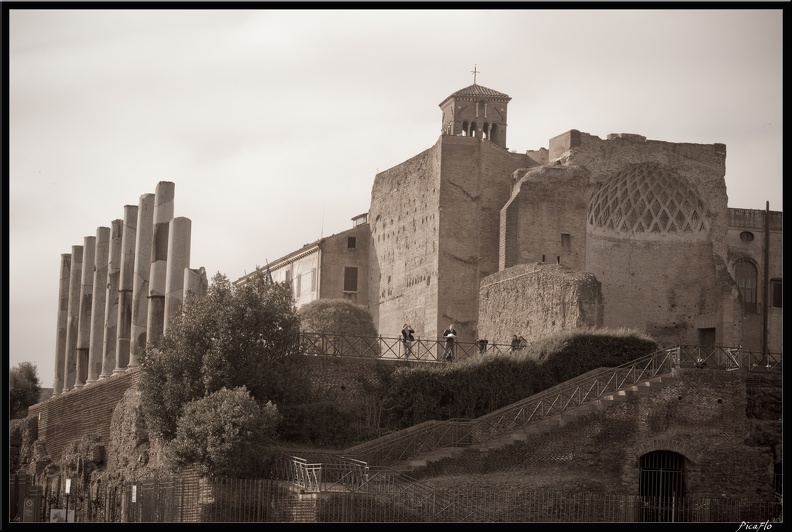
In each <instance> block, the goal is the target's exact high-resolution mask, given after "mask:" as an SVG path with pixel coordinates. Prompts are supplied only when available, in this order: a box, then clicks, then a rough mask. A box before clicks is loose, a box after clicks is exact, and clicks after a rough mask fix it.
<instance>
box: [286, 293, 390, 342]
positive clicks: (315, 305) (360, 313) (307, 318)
mask: <svg viewBox="0 0 792 532" xmlns="http://www.w3.org/2000/svg"><path fill="white" fill-rule="evenodd" d="M298 314H299V315H300V327H301V328H302V330H303V331H304V332H311V333H327V334H341V335H345V336H364V337H376V336H377V328H376V327H375V326H374V320H373V319H372V318H371V313H370V312H369V311H368V309H366V307H364V306H363V305H356V304H354V303H352V302H350V301H346V300H345V299H317V300H315V301H311V302H310V303H308V304H306V305H303V306H302V307H300V310H299V311H298Z"/></svg>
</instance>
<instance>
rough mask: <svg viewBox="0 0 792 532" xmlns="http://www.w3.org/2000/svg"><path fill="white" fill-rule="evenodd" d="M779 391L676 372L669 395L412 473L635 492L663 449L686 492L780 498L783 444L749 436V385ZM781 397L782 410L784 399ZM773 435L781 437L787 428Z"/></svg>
mask: <svg viewBox="0 0 792 532" xmlns="http://www.w3.org/2000/svg"><path fill="white" fill-rule="evenodd" d="M780 385H781V381H780V379H778V378H776V377H773V376H767V377H766V378H763V377H758V376H746V374H745V373H743V372H727V371H721V370H697V369H682V370H679V369H678V370H676V380H675V381H673V383H672V384H671V385H670V386H668V387H666V388H663V389H662V390H655V391H652V392H650V393H649V394H646V395H643V394H636V395H633V396H632V397H631V398H630V399H628V400H627V401H624V402H618V403H615V404H614V405H612V406H610V407H608V408H607V409H606V410H604V411H600V412H593V413H590V414H587V415H585V416H581V417H579V418H577V419H575V420H573V421H570V422H568V423H566V424H565V425H563V426H560V427H556V428H554V429H551V430H550V431H548V432H546V433H544V434H536V435H530V436H529V437H528V439H526V440H524V441H518V442H516V443H514V444H512V445H509V446H506V447H502V448H501V449H496V450H490V451H488V452H486V453H481V452H476V451H472V450H471V451H470V452H466V453H464V454H462V455H461V456H460V457H458V458H449V459H445V460H442V461H439V462H434V463H430V464H429V466H428V467H427V468H426V470H424V471H421V472H413V473H412V474H413V476H419V477H421V478H424V477H436V476H440V475H462V474H465V475H471V474H472V475H475V474H477V473H497V472H499V471H503V472H509V473H510V475H511V477H510V478H511V479H512V480H511V481H510V485H512V486H513V487H515V488H521V487H529V488H534V489H549V490H556V489H559V488H561V487H562V484H563V485H564V486H565V487H566V488H567V489H571V490H572V491H575V486H576V485H577V486H578V489H579V490H581V491H598V492H602V493H614V494H634V495H638V494H639V490H640V488H639V480H640V457H641V456H642V455H644V454H646V453H649V452H652V451H658V450H660V451H671V452H675V453H679V454H681V455H682V456H683V457H684V466H683V467H684V474H683V475H684V476H683V478H684V486H685V493H684V495H686V496H699V497H721V496H725V497H727V498H737V499H739V498H744V499H766V500H773V496H774V486H773V466H774V464H775V463H778V462H780V461H781V459H782V456H781V455H782V452H781V450H780V449H779V447H780V445H779V444H778V443H775V444H771V443H769V442H768V441H760V442H752V441H751V440H750V439H749V438H748V430H749V429H750V425H749V421H750V419H749V414H748V413H747V401H746V398H747V397H748V396H749V394H750V393H751V389H752V388H756V387H768V386H770V387H774V388H775V389H780ZM775 401H776V403H779V406H780V401H781V397H780V395H777V396H776V398H775ZM770 439H773V441H775V442H780V441H781V429H780V424H779V425H777V426H776V429H775V431H774V432H773V433H772V436H771V438H770ZM520 471H524V473H525V474H524V475H520ZM495 478H496V477H495ZM570 479H574V480H571V481H570ZM480 480H481V481H483V482H487V480H486V478H484V479H480ZM568 481H570V482H571V484H570V482H568ZM481 487H485V486H483V485H482V486H481Z"/></svg>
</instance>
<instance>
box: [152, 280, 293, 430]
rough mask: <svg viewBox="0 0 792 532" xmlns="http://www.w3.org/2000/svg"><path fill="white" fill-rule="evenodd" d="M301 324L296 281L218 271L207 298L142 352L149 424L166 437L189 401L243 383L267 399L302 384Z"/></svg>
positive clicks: (284, 396)
mask: <svg viewBox="0 0 792 532" xmlns="http://www.w3.org/2000/svg"><path fill="white" fill-rule="evenodd" d="M299 335H300V322H299V318H298V316H297V311H296V308H295V306H294V300H293V296H292V291H291V286H290V285H288V284H285V283H275V284H268V283H267V280H266V275H265V273H264V272H262V271H257V272H256V273H255V274H254V275H252V276H251V277H250V278H248V280H247V282H245V283H244V284H241V285H233V284H232V283H231V282H230V281H229V280H228V278H226V277H225V276H224V275H222V274H219V273H218V274H217V275H215V277H214V278H213V280H212V284H211V286H210V287H209V289H208V290H207V293H206V295H205V296H204V297H202V298H200V299H194V300H190V301H188V302H187V303H186V304H185V306H184V308H183V311H182V313H181V314H179V315H178V316H176V317H175V319H173V321H172V322H170V323H169V324H168V329H167V331H166V333H165V334H164V335H163V338H162V342H161V346H160V348H159V349H153V348H151V347H150V346H149V347H148V348H147V350H146V352H145V354H144V355H143V357H142V362H141V366H142V369H143V375H142V378H141V382H140V389H141V401H142V405H143V410H144V413H145V416H146V420H147V424H148V426H149V429H150V430H151V431H152V433H153V434H154V435H155V436H158V437H160V438H162V439H163V440H164V441H166V442H168V441H170V440H172V439H173V438H175V437H176V432H177V423H178V419H179V417H180V416H181V414H182V411H183V409H184V407H185V405H187V404H188V403H190V402H192V401H194V400H196V399H201V398H203V397H207V396H209V395H211V394H213V393H214V392H217V391H219V390H221V389H223V388H228V389H234V388H237V387H240V386H244V387H245V388H246V389H247V390H248V391H249V393H250V395H251V397H252V398H253V399H255V400H256V401H257V402H259V403H262V404H265V403H266V402H268V401H272V402H273V403H275V404H278V405H281V404H288V403H290V402H293V401H295V400H296V399H297V398H298V397H299V395H300V393H302V391H303V390H304V389H305V386H306V384H305V383H304V382H303V381H302V380H300V377H299V376H298V373H297V371H296V367H295V362H296V355H298V354H300V350H299Z"/></svg>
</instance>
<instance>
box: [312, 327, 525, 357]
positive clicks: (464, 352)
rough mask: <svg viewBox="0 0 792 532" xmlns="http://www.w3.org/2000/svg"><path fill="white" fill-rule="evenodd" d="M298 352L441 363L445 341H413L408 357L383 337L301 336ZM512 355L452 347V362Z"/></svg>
mask: <svg viewBox="0 0 792 532" xmlns="http://www.w3.org/2000/svg"><path fill="white" fill-rule="evenodd" d="M300 349H301V350H302V352H303V353H304V354H306V355H314V356H350V357H371V358H383V359H391V360H421V361H434V362H444V361H445V360H444V355H445V340H443V339H437V340H436V339H427V338H416V339H415V340H413V342H412V347H411V348H410V353H409V354H408V353H407V351H406V348H405V347H404V343H403V342H402V339H401V338H389V337H384V336H347V335H341V334H330V333H313V332H303V333H301V334H300ZM510 351H511V347H510V345H509V344H498V343H492V344H491V343H489V342H487V343H484V342H483V341H476V342H462V341H456V342H455V345H454V359H455V361H461V360H467V359H470V358H473V357H476V356H479V355H501V354H505V353H508V352H510Z"/></svg>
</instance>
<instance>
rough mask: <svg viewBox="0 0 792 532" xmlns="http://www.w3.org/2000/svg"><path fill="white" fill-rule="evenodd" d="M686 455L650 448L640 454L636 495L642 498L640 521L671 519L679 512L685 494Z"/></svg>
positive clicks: (677, 519)
mask: <svg viewBox="0 0 792 532" xmlns="http://www.w3.org/2000/svg"><path fill="white" fill-rule="evenodd" d="M684 464H685V457H684V456H682V455H681V454H678V453H675V452H671V451H652V452H650V453H646V454H645V455H643V456H641V472H640V478H639V490H640V491H639V495H640V496H641V497H642V498H643V500H644V508H643V515H642V519H641V520H642V521H645V522H646V521H652V522H673V521H679V520H680V519H679V516H680V515H681V508H680V499H681V498H682V497H683V496H684V494H685V485H684V473H685V471H684Z"/></svg>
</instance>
